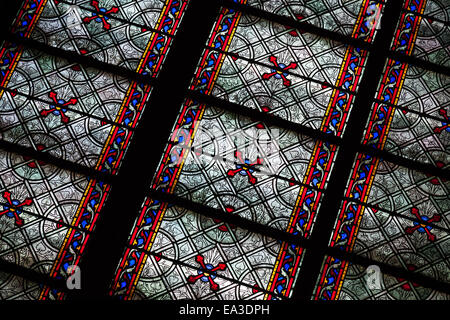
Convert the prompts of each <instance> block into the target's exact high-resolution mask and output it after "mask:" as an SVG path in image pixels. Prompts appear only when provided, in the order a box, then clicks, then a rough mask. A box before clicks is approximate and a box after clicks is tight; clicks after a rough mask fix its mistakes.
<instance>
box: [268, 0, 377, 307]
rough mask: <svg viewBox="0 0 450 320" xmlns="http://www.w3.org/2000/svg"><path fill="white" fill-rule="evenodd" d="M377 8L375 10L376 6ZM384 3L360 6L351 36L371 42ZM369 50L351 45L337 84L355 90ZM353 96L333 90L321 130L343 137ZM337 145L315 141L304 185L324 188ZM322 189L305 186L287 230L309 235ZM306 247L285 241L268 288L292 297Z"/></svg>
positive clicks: (303, 235) (369, 1) (296, 233)
mask: <svg viewBox="0 0 450 320" xmlns="http://www.w3.org/2000/svg"><path fill="white" fill-rule="evenodd" d="M375 8H376V9H375ZM381 9H382V4H379V3H377V2H375V1H371V0H366V1H365V2H364V3H363V4H362V6H361V9H360V12H359V17H358V19H357V24H355V26H354V29H353V33H352V37H353V38H359V39H364V40H365V41H367V42H372V40H373V37H374V35H375V29H376V26H377V24H376V23H373V21H374V20H375V21H378V19H379V16H380V12H381ZM367 54H368V52H367V51H364V50H361V49H360V48H355V47H351V46H349V47H348V48H347V51H346V53H345V56H344V59H343V62H342V64H341V69H340V72H339V76H338V79H337V80H336V85H335V86H336V87H338V88H341V87H342V88H344V89H347V90H352V91H355V90H356V88H357V86H358V83H359V80H360V77H361V74H362V71H363V67H364V65H365V61H366V58H367ZM352 99H353V96H352V95H350V94H349V93H347V92H344V91H341V90H339V89H334V91H333V93H332V95H331V99H330V102H329V104H328V108H327V111H326V113H325V117H324V119H323V121H322V125H321V129H320V130H321V131H324V132H327V133H331V134H334V135H336V136H338V137H339V136H341V135H342V132H343V130H344V125H345V122H346V119H347V116H348V113H349V111H350V106H351V104H352ZM336 151H337V147H336V146H334V145H331V144H330V143H328V142H323V141H318V142H316V145H315V148H314V152H313V156H312V158H311V161H310V162H309V165H308V169H307V171H306V175H305V178H304V180H303V184H305V185H312V186H314V187H317V188H320V189H323V188H325V186H326V182H327V180H328V175H329V173H330V170H331V168H332V165H333V160H334V157H335V155H336ZM321 197H322V192H320V191H318V190H313V189H310V188H306V187H302V188H301V189H300V193H299V196H298V198H297V203H296V206H295V209H294V211H293V213H292V216H291V219H290V222H289V225H288V228H287V232H289V233H292V234H294V235H299V236H301V237H303V238H307V237H308V236H309V234H310V232H311V229H312V226H313V222H314V220H315V217H316V213H317V210H318V207H319V205H320V200H321ZM303 253H304V250H303V248H301V247H299V246H296V245H292V244H288V243H283V244H282V246H281V248H280V252H279V254H278V258H277V262H276V264H275V269H274V271H273V274H272V277H271V280H270V282H269V285H268V287H267V290H268V291H271V292H275V293H277V294H280V295H283V296H286V297H289V296H290V294H291V293H292V287H293V285H294V283H295V279H296V276H297V274H298V271H299V265H300V264H301V260H302V258H303ZM265 298H266V299H274V300H275V299H276V297H275V296H270V295H266V297H265Z"/></svg>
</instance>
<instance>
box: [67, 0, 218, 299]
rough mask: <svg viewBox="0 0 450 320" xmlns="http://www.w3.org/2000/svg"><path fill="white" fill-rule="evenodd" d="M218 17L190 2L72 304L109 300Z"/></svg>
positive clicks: (210, 7) (210, 5)
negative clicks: (141, 208) (121, 262)
mask: <svg viewBox="0 0 450 320" xmlns="http://www.w3.org/2000/svg"><path fill="white" fill-rule="evenodd" d="M218 14H219V6H218V5H217V4H216V3H215V1H201V0H191V2H190V4H189V6H188V8H187V11H186V13H185V16H184V18H183V20H182V21H181V24H180V26H179V30H178V33H177V37H176V38H175V40H174V42H173V44H172V47H171V48H170V50H169V53H168V55H167V58H166V61H165V63H164V66H163V68H162V71H161V73H160V77H159V79H158V82H159V83H160V85H159V86H157V87H155V88H154V91H153V92H152V94H151V96H150V99H149V102H148V103H147V105H146V107H145V111H144V112H143V115H142V118H141V120H140V122H139V125H138V127H137V128H136V130H135V136H134V137H133V140H132V141H131V143H130V147H129V149H128V151H127V155H126V157H125V159H124V161H123V163H122V167H121V170H120V172H119V175H118V181H117V183H116V184H115V185H114V187H113V188H112V190H111V193H110V196H109V201H108V202H107V203H106V205H105V207H104V208H103V211H102V214H101V217H100V218H99V220H98V223H97V227H96V230H95V232H94V234H93V235H92V238H91V239H90V241H89V243H88V244H87V247H86V252H85V256H84V258H83V260H82V262H81V265H80V267H81V270H82V272H83V278H84V280H83V281H84V283H83V286H82V290H81V291H80V292H71V293H70V294H69V295H68V299H94V298H105V299H108V298H109V296H108V291H109V289H110V286H111V282H112V279H113V277H114V272H115V270H116V267H117V265H118V263H119V261H120V258H121V256H122V254H123V250H124V248H125V244H126V241H127V238H128V235H129V233H130V232H131V229H132V226H133V223H134V221H135V219H136V218H137V216H138V214H139V211H140V207H141V204H142V201H143V200H144V198H145V196H146V194H147V190H148V188H149V187H150V183H151V180H152V177H153V174H154V172H156V170H157V167H158V164H159V162H160V159H161V156H162V155H163V153H164V149H165V146H166V143H167V141H168V139H169V137H170V134H171V132H172V128H173V125H174V123H175V121H176V119H177V116H178V113H179V111H180V108H181V106H182V104H183V102H184V99H185V97H184V92H185V89H186V88H187V87H188V86H189V84H190V81H191V77H192V75H193V74H194V73H195V69H196V67H197V64H198V61H199V57H200V56H201V53H202V50H203V46H204V44H205V43H206V42H207V39H208V36H209V33H210V31H211V29H212V27H213V24H214V22H215V20H216V17H217V16H218Z"/></svg>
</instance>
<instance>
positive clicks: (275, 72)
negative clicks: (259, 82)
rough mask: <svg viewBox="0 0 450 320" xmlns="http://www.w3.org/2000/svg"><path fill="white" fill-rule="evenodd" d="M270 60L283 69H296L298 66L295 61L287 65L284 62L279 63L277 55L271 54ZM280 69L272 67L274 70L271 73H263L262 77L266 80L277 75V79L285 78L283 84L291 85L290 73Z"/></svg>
mask: <svg viewBox="0 0 450 320" xmlns="http://www.w3.org/2000/svg"><path fill="white" fill-rule="evenodd" d="M269 61H270V62H272V63H273V65H274V66H275V67H277V68H279V69H281V70H283V71H286V70H289V69H295V68H297V64H296V63H295V62H291V63H290V64H289V65H288V66H286V65H285V64H283V63H278V60H277V57H275V56H270V58H269ZM283 71H280V70H276V69H272V72H270V73H264V74H263V75H262V78H263V79H264V80H268V79H270V78H271V77H275V78H276V79H283V84H284V85H285V86H286V87H289V86H290V85H291V80H289V79H288V78H287V76H288V74H287V73H286V72H283Z"/></svg>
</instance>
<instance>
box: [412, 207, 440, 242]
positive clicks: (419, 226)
mask: <svg viewBox="0 0 450 320" xmlns="http://www.w3.org/2000/svg"><path fill="white" fill-rule="evenodd" d="M411 213H412V214H413V215H414V216H416V218H417V220H419V221H423V222H426V223H430V222H438V221H441V216H440V215H438V214H435V215H433V216H432V217H431V218H430V217H427V216H421V215H420V214H419V209H417V208H415V207H414V208H411ZM413 224H414V226H412V227H407V228H406V229H405V232H406V233H407V234H412V233H414V232H415V231H418V232H419V233H426V234H427V238H428V240H429V241H431V242H434V241H436V236H435V235H434V234H432V233H431V230H432V229H433V228H432V227H431V226H429V225H428V224H425V223H420V222H418V221H417V222H416V221H414V222H413Z"/></svg>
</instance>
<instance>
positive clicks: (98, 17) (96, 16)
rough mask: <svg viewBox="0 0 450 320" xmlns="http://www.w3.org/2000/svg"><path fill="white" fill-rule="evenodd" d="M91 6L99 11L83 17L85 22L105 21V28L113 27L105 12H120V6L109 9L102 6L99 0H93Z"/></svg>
mask: <svg viewBox="0 0 450 320" xmlns="http://www.w3.org/2000/svg"><path fill="white" fill-rule="evenodd" d="M91 6H93V7H94V8H95V10H97V12H93V13H92V16H91V17H85V18H83V22H84V23H90V22H91V21H92V20H95V22H101V23H103V29H105V30H109V29H111V24H109V22H108V20H109V18H108V17H107V16H105V14H111V13H117V12H119V8H117V7H111V9H109V10H108V9H105V8H100V6H99V4H98V1H97V0H92V1H91Z"/></svg>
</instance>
